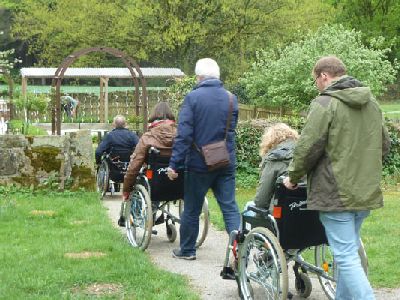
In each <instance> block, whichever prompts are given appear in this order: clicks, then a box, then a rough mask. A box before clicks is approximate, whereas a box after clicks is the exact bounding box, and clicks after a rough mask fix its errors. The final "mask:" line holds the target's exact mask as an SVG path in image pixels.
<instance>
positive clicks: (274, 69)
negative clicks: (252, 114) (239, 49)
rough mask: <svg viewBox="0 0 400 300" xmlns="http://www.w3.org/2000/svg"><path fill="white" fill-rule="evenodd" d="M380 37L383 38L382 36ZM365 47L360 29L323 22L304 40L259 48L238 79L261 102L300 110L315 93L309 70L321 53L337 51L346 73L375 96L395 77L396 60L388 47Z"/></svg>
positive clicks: (257, 102)
mask: <svg viewBox="0 0 400 300" xmlns="http://www.w3.org/2000/svg"><path fill="white" fill-rule="evenodd" d="M382 39H383V38H382ZM376 41H377V42H376V43H375V47H372V46H371V47H370V48H368V47H366V46H364V45H363V43H362V41H361V33H360V32H357V31H355V30H347V29H345V28H344V27H343V26H341V25H334V26H332V25H330V24H329V25H325V26H322V27H321V28H320V29H319V30H318V31H317V32H315V33H310V34H308V35H307V36H306V37H305V38H304V40H302V41H300V42H296V43H292V44H290V45H289V46H287V47H285V48H283V49H278V50H277V51H276V52H274V51H272V50H270V51H267V50H264V51H260V52H259V53H258V54H257V59H256V62H255V63H254V64H253V66H252V69H251V70H250V72H248V73H246V74H245V75H244V77H243V78H242V79H241V81H242V83H243V84H244V85H245V86H246V91H247V92H248V96H249V97H250V98H251V99H252V102H253V103H254V104H258V105H261V106H283V107H285V108H290V109H293V110H301V109H303V108H305V107H307V106H308V104H309V102H310V100H311V99H313V98H314V97H315V96H316V95H317V89H316V88H315V86H313V79H312V76H311V70H312V68H313V66H314V64H315V62H316V61H317V60H318V59H319V58H320V57H322V56H326V55H336V56H338V57H339V58H340V59H342V60H343V62H344V63H345V65H346V66H347V69H348V70H347V71H348V72H347V73H348V74H349V75H351V76H354V77H356V78H357V79H359V80H360V81H362V82H363V83H364V84H366V85H367V86H369V87H370V88H371V90H372V91H373V93H374V94H375V96H379V95H381V94H382V93H383V92H384V91H385V90H386V87H385V86H386V84H388V83H392V82H393V81H394V80H395V78H396V73H397V71H396V69H397V68H398V64H397V62H395V64H394V65H393V66H392V65H391V63H390V62H389V61H388V60H387V59H386V55H387V53H388V52H389V49H379V46H380V44H382V43H379V41H380V39H377V40H376Z"/></svg>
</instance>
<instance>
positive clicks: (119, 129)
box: [95, 115, 139, 165]
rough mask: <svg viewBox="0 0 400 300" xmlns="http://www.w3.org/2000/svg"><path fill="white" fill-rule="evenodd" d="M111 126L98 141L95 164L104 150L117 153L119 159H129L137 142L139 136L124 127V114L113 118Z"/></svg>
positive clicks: (99, 160)
mask: <svg viewBox="0 0 400 300" xmlns="http://www.w3.org/2000/svg"><path fill="white" fill-rule="evenodd" d="M113 126H114V127H115V128H114V129H113V130H112V131H111V132H110V133H108V134H107V135H106V136H105V137H104V138H103V140H102V141H101V142H100V144H99V146H98V147H97V149H96V153H95V155H96V164H97V165H99V164H100V163H101V156H102V155H103V153H104V152H106V153H109V152H111V151H112V152H113V153H116V154H117V153H118V154H120V155H121V161H129V156H130V154H131V153H132V152H133V150H134V149H135V147H136V145H137V143H138V142H139V137H138V136H137V135H136V134H135V133H133V132H132V131H130V130H129V129H127V128H126V120H125V117H124V116H121V115H117V116H115V118H114V122H113Z"/></svg>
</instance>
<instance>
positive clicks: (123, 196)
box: [122, 192, 130, 201]
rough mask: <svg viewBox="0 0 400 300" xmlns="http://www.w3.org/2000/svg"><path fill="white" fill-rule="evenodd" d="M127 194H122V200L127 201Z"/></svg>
mask: <svg viewBox="0 0 400 300" xmlns="http://www.w3.org/2000/svg"><path fill="white" fill-rule="evenodd" d="M129 194H130V193H129V192H122V200H124V201H127V200H128V199H129Z"/></svg>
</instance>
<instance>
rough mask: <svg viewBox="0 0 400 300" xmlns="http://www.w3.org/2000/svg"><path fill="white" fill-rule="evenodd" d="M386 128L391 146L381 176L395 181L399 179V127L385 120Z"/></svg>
mask: <svg viewBox="0 0 400 300" xmlns="http://www.w3.org/2000/svg"><path fill="white" fill-rule="evenodd" d="M386 126H387V128H388V131H389V136H390V141H391V146H390V152H389V155H388V156H387V157H386V159H385V161H384V162H383V176H384V177H385V178H388V177H391V178H393V179H395V181H397V179H398V178H399V177H400V137H399V131H400V126H399V124H398V123H397V124H396V123H393V122H392V121H390V120H389V119H387V120H386Z"/></svg>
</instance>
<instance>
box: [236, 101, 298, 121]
mask: <svg viewBox="0 0 400 300" xmlns="http://www.w3.org/2000/svg"><path fill="white" fill-rule="evenodd" d="M288 115H290V116H291V115H295V114H294V113H293V112H291V111H287V110H285V109H283V108H282V107H276V108H261V107H257V106H255V105H244V104H239V120H241V121H248V120H253V119H268V118H270V117H282V116H288Z"/></svg>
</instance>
